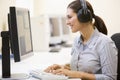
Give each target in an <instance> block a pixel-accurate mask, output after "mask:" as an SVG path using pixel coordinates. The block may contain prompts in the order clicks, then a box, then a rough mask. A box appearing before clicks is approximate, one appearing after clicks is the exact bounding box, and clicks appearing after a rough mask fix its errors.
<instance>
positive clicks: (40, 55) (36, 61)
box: [0, 48, 80, 80]
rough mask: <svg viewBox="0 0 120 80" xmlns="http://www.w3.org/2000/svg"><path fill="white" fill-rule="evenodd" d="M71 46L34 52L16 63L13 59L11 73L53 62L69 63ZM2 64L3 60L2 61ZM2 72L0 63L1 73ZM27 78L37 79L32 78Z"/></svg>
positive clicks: (42, 66) (29, 69) (39, 67)
mask: <svg viewBox="0 0 120 80" xmlns="http://www.w3.org/2000/svg"><path fill="white" fill-rule="evenodd" d="M70 52H71V48H63V49H62V50H61V51H60V52H58V53H57V52H56V53H55V52H54V53H51V52H34V55H33V56H31V57H29V58H27V59H24V60H22V61H21V62H17V63H15V62H14V60H11V73H12V74H14V73H27V74H29V71H31V70H34V69H42V70H43V69H45V68H47V67H48V66H50V65H52V64H65V63H69V61H70V58H71V55H70ZM0 64H1V62H0ZM1 73H2V70H1V65H0V75H1ZM27 80H37V79H35V78H30V79H27ZM69 80H80V79H69Z"/></svg>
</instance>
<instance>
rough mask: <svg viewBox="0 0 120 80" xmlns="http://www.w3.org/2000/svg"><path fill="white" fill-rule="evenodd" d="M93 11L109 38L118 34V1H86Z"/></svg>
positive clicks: (119, 12)
mask: <svg viewBox="0 0 120 80" xmlns="http://www.w3.org/2000/svg"><path fill="white" fill-rule="evenodd" d="M88 1H89V2H90V3H91V4H92V6H93V9H94V11H95V14H96V15H98V16H100V17H102V19H103V20H104V22H105V24H106V26H107V28H108V35H109V36H111V35H112V34H114V33H116V32H120V27H119V26H120V22H119V21H120V20H119V19H120V9H119V8H120V0H96V1H94V0H88Z"/></svg>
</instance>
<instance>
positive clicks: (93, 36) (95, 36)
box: [78, 28, 100, 48]
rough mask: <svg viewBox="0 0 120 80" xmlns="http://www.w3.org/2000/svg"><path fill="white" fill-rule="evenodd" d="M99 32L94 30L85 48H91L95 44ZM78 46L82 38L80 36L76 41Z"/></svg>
mask: <svg viewBox="0 0 120 80" xmlns="http://www.w3.org/2000/svg"><path fill="white" fill-rule="evenodd" d="M99 34H100V32H99V31H98V30H97V28H95V30H94V32H93V34H92V35H91V37H90V39H89V40H88V41H87V43H86V44H85V45H86V46H88V47H89V48H91V47H93V46H94V44H95V43H96V40H97V39H98V37H99ZM78 44H79V45H81V44H83V43H82V38H81V35H80V37H79V39H78Z"/></svg>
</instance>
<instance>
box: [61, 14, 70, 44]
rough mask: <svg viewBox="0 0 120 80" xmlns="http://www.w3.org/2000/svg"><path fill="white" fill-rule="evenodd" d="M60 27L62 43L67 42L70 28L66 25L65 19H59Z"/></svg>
mask: <svg viewBox="0 0 120 80" xmlns="http://www.w3.org/2000/svg"><path fill="white" fill-rule="evenodd" d="M61 27H62V41H63V42H67V41H69V40H70V36H71V35H70V34H71V33H70V28H69V27H68V26H67V24H66V17H64V16H63V17H61Z"/></svg>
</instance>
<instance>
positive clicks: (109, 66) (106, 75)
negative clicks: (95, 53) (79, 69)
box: [95, 42, 118, 80]
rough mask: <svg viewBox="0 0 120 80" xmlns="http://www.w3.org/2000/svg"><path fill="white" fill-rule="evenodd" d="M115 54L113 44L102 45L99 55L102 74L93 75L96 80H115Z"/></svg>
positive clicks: (115, 50)
mask: <svg viewBox="0 0 120 80" xmlns="http://www.w3.org/2000/svg"><path fill="white" fill-rule="evenodd" d="M117 53H118V52H117V49H116V47H115V44H114V43H113V42H110V43H106V44H104V47H103V48H102V49H101V50H100V54H99V55H100V64H101V70H102V74H95V77H96V80H117Z"/></svg>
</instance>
